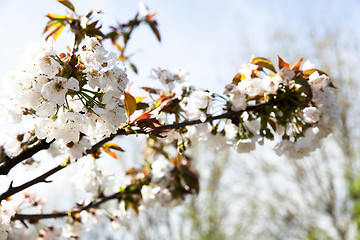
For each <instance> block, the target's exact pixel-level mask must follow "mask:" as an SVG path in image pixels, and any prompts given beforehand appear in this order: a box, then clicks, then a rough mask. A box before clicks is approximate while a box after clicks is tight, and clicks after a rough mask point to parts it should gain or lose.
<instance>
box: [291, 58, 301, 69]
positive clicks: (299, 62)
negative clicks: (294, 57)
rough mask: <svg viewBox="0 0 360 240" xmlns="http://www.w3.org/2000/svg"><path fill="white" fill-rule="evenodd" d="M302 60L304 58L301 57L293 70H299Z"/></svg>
mask: <svg viewBox="0 0 360 240" xmlns="http://www.w3.org/2000/svg"><path fill="white" fill-rule="evenodd" d="M302 60H303V58H300V60H299V61H298V62H297V63H295V65H294V66H292V67H291V70H293V71H294V72H297V71H299V70H300V65H301V62H302Z"/></svg>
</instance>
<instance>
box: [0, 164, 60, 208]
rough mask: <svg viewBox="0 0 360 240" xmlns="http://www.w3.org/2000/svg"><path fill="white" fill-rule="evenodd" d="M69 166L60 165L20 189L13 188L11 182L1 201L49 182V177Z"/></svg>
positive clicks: (0, 198)
mask: <svg viewBox="0 0 360 240" xmlns="http://www.w3.org/2000/svg"><path fill="white" fill-rule="evenodd" d="M66 166H67V165H66V164H61V165H58V166H56V167H55V168H53V169H51V170H49V171H47V172H46V173H44V174H42V175H40V176H39V177H37V178H34V179H33V180H31V181H28V182H26V183H24V184H22V185H20V186H18V187H13V186H12V184H13V181H11V183H10V186H9V188H8V190H6V192H4V193H3V194H1V195H0V201H1V200H3V199H7V198H8V197H10V196H12V195H14V194H15V193H18V192H20V191H22V190H24V189H26V188H28V187H31V186H33V185H35V184H37V183H40V182H45V183H47V182H49V181H47V180H46V178H47V177H49V176H51V175H52V174H54V173H56V172H58V171H60V170H61V169H63V168H65V167H66Z"/></svg>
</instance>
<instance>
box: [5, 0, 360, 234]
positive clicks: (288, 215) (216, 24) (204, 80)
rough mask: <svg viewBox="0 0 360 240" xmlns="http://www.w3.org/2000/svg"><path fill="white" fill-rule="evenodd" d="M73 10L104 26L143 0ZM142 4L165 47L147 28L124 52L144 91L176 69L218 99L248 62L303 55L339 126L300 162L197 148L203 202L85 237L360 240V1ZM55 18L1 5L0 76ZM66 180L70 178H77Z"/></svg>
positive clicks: (29, 6)
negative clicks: (325, 88) (320, 75)
mask: <svg viewBox="0 0 360 240" xmlns="http://www.w3.org/2000/svg"><path fill="white" fill-rule="evenodd" d="M72 2H73V3H74V5H75V6H76V8H77V12H78V13H85V12H87V11H88V10H90V9H93V8H100V9H102V11H103V13H104V14H103V15H101V16H100V17H99V18H100V19H101V22H102V23H103V25H104V26H105V28H106V27H107V26H109V25H114V24H116V23H117V22H126V21H128V20H129V19H130V18H131V17H133V16H134V14H135V13H136V11H137V10H138V2H137V1H124V0H117V1H115V0H112V1H111V0H107V1H92V0H87V1H85V0H74V1H72ZM144 2H145V4H146V5H148V6H149V8H150V11H151V12H156V13H157V16H156V19H157V21H158V23H159V30H160V33H161V36H162V41H161V43H160V44H159V43H158V42H157V40H156V39H155V37H154V36H153V33H152V32H151V31H150V30H149V29H148V28H147V27H145V26H144V27H143V28H141V27H140V29H139V30H138V31H137V32H135V33H134V36H133V37H132V39H131V43H130V46H129V49H128V52H133V53H134V57H133V62H134V63H135V64H136V65H137V67H138V70H139V74H137V75H136V74H134V73H132V72H131V71H130V70H129V71H128V72H129V78H130V80H131V81H134V82H136V83H137V84H138V85H139V86H141V85H145V86H151V85H152V84H153V82H152V81H153V80H149V78H148V76H149V75H150V74H149V72H150V69H151V68H153V67H161V68H168V69H172V68H174V67H178V68H182V69H184V70H186V71H188V72H189V73H190V84H192V85H195V86H198V87H200V88H204V89H209V90H210V91H214V92H217V93H222V91H223V89H224V86H225V84H228V83H230V82H231V80H232V78H233V76H234V75H235V73H236V72H237V70H238V68H239V67H240V65H241V64H243V63H246V62H248V61H249V60H250V58H251V56H252V55H255V56H260V57H266V58H269V59H271V60H273V62H276V61H277V55H280V56H281V57H282V58H283V59H284V60H286V61H288V62H290V63H295V62H296V61H297V60H298V59H300V58H301V57H304V59H305V60H310V61H311V62H313V63H314V64H316V66H317V68H319V69H324V70H325V71H326V72H327V73H328V74H329V75H330V76H331V78H332V81H333V83H334V85H335V86H336V89H335V92H336V94H337V95H338V104H339V105H340V107H341V109H342V114H341V118H342V125H339V126H338V127H337V129H334V133H333V134H332V135H331V136H330V137H328V138H327V139H325V141H324V143H323V147H322V148H321V149H319V150H318V151H316V152H315V153H313V154H311V156H310V157H307V158H305V159H302V160H293V159H286V158H284V157H278V156H277V155H276V154H275V153H274V152H273V151H272V148H273V147H274V144H272V143H271V142H266V143H265V145H264V146H261V147H259V148H258V149H257V150H256V151H255V152H253V153H251V154H238V153H237V152H236V151H233V150H231V149H230V150H224V151H221V152H212V151H211V149H208V148H207V147H206V146H205V145H204V144H201V143H195V144H194V146H193V147H192V149H191V151H192V154H193V155H194V163H195V165H196V166H197V169H198V170H199V171H200V175H201V191H200V194H199V196H197V197H192V198H188V199H186V201H185V204H184V205H183V206H180V207H176V208H174V209H154V210H150V211H146V212H142V213H141V214H140V216H139V217H135V218H134V219H131V221H130V222H131V223H130V224H126V225H124V227H123V228H121V229H120V230H119V231H118V232H115V233H114V232H109V231H107V230H106V229H107V228H103V231H95V230H92V231H91V232H90V233H86V234H84V236H83V237H82V239H89V236H92V239H144V240H145V239H199V240H200V239H357V237H358V236H360V234H359V230H360V179H359V177H360V171H359V167H360V166H359V164H360V159H359V151H360V150H359V149H360V148H359V143H360V141H359V135H360V132H359V130H360V128H359V127H358V126H359V124H360V122H359V116H360V109H359V106H360V104H358V101H359V100H360V98H359V94H358V91H359V90H358V89H359V83H360V82H359V79H358V78H357V76H359V74H360V67H359V65H360V49H359V43H360V28H359V24H360V14H359V12H360V1H358V0H342V1H340V0H327V1H325V0H313V1H310V0H303V1H286V0H273V1H266V0H253V1H246V0H224V1H205V0H193V1H176V0H172V1H159V0H151V1H144ZM48 12H52V13H58V14H64V13H66V11H65V8H64V7H63V6H62V5H61V4H59V3H57V2H56V1H55V0H51V1H50V0H47V1H41V0H33V1H28V0H18V1H10V0H0V22H1V24H0V32H1V36H2V40H1V44H0V53H1V58H0V76H2V75H3V74H4V73H5V72H8V71H14V70H15V69H16V62H17V61H18V60H19V57H20V55H21V53H22V52H23V51H24V50H25V49H26V47H27V45H28V44H29V43H31V42H36V41H39V40H40V39H41V38H42V37H43V36H41V33H42V30H43V28H44V26H45V24H46V22H47V19H46V18H45V16H44V15H45V14H46V13H48ZM72 41H73V39H72V35H71V34H63V35H62V36H60V38H59V39H58V41H57V42H56V48H57V49H58V50H59V51H66V46H67V45H70V46H71V45H72ZM109 47H110V46H109ZM2 84H4V83H2ZM0 86H1V85H0ZM135 86H136V85H135ZM133 91H135V92H136V91H137V90H136V89H133ZM0 131H1V132H0V136H4V135H5V134H7V133H9V131H13V129H11V128H9V127H8V126H7V125H6V126H2V127H1V128H0ZM126 141H128V140H127V139H126V140H125V139H120V140H119V142H120V143H123V144H124V145H122V146H123V147H124V148H125V149H126V151H127V152H126V153H122V154H120V155H119V157H120V159H121V161H122V160H123V162H122V163H121V164H122V165H123V167H124V169H125V168H126V167H130V166H132V165H134V164H136V163H141V155H140V153H139V152H138V150H137V149H138V148H137V146H138V145H137V144H138V142H139V141H141V139H137V138H133V139H132V140H131V141H132V142H131V143H130V144H129V143H127V144H125V142H126ZM129 155H131V156H130V157H129ZM66 171H68V172H67V173H66V172H65V173H64V174H68V175H69V174H70V175H71V171H74V169H72V170H71V169H70V170H67V169H66ZM63 176H64V175H60V173H59V176H58V177H59V178H60V179H61V178H62V177H63ZM0 185H3V184H0ZM6 186H8V184H5V185H3V186H1V188H2V189H3V188H5V187H6ZM50 188H52V187H50ZM50 188H48V189H45V190H44V191H45V192H46V191H49V189H50ZM63 196H64V198H66V197H67V195H66V194H64V195H63ZM50 200H51V197H49V201H50ZM94 236H95V238H94Z"/></svg>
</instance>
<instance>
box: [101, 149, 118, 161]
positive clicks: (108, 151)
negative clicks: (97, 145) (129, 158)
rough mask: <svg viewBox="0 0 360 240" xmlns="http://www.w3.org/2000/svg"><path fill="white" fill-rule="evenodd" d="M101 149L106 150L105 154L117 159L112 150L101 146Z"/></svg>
mask: <svg viewBox="0 0 360 240" xmlns="http://www.w3.org/2000/svg"><path fill="white" fill-rule="evenodd" d="M103 151H104V152H106V153H107V154H109V155H110V156H111V157H113V158H114V159H117V156H116V154H115V153H114V152H112V151H110V150H107V149H105V148H103Z"/></svg>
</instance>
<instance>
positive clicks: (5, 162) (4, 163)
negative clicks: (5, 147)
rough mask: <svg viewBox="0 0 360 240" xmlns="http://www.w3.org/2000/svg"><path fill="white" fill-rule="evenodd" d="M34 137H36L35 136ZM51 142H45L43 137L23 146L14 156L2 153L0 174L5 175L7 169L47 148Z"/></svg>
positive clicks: (7, 171)
mask: <svg viewBox="0 0 360 240" xmlns="http://www.w3.org/2000/svg"><path fill="white" fill-rule="evenodd" d="M35 139H36V138H35ZM50 145H51V142H49V143H48V142H46V141H45V139H42V140H39V139H36V140H35V142H34V143H32V144H30V145H28V146H26V147H25V149H24V150H23V151H22V152H21V153H19V154H18V155H16V156H14V157H11V158H10V157H8V156H6V155H3V157H1V159H0V175H7V174H8V173H9V171H10V170H11V169H12V168H13V167H15V166H16V165H17V164H18V163H20V162H22V161H24V160H26V159H28V158H30V157H32V156H33V155H34V154H35V153H37V152H40V151H41V150H44V149H48V148H49V147H50Z"/></svg>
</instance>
